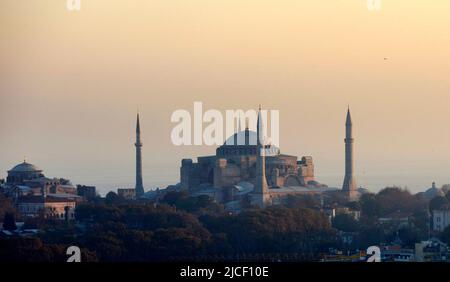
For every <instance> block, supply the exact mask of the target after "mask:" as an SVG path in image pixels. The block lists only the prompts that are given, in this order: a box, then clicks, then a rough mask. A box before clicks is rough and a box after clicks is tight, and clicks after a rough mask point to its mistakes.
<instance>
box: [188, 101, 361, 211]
mask: <svg viewBox="0 0 450 282" xmlns="http://www.w3.org/2000/svg"><path fill="white" fill-rule="evenodd" d="M262 122H263V121H262V118H261V109H259V112H258V121H257V127H256V128H257V132H254V131H250V130H249V129H248V127H247V128H246V129H245V130H244V131H238V132H236V133H235V134H234V135H233V136H231V137H229V139H227V140H226V141H225V143H224V144H223V145H222V146H220V147H218V148H217V149H216V154H215V155H212V156H202V157H198V158H197V162H194V161H193V160H192V159H183V160H182V161H181V168H180V184H181V190H184V191H188V192H189V193H190V194H192V195H202V194H205V195H209V196H211V197H213V198H214V199H216V201H218V202H221V203H225V204H226V205H228V206H229V207H230V209H233V207H234V208H235V209H239V206H240V204H241V202H242V199H243V198H245V197H250V198H253V199H254V198H255V195H256V196H257V197H260V198H261V199H263V200H259V201H255V200H251V199H250V202H252V203H254V204H256V205H258V206H261V207H264V206H268V205H273V204H278V203H280V202H281V201H282V200H283V198H284V197H285V196H287V195H296V194H322V193H326V192H334V191H340V189H337V188H329V187H328V186H327V185H324V184H321V183H319V182H318V181H316V179H315V177H314V162H313V158H312V157H311V156H303V157H301V158H300V159H299V158H298V157H297V156H292V155H287V154H282V153H281V150H280V148H278V147H276V146H274V145H271V144H262V142H261V140H262V139H263V138H264V136H263V133H262ZM230 138H232V139H234V140H233V141H234V142H230V141H231V140H230ZM237 140H243V141H244V142H237ZM250 140H257V142H256V144H254V143H255V142H250ZM229 144H232V145H229ZM345 144H346V147H345V149H346V154H345V156H346V174H345V180H344V184H343V189H342V191H343V193H345V194H346V196H347V197H348V199H349V200H355V199H357V197H358V195H359V193H358V191H357V190H358V189H357V187H356V181H355V177H354V175H353V138H352V122H351V116H350V110H348V111H347V119H346V139H345ZM262 152H263V154H262Z"/></svg>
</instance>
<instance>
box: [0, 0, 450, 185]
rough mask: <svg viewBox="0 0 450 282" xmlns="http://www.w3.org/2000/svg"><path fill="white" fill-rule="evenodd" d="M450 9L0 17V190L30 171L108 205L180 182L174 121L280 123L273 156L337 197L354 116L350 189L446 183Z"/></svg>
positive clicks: (100, 4)
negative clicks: (118, 193)
mask: <svg viewBox="0 0 450 282" xmlns="http://www.w3.org/2000/svg"><path fill="white" fill-rule="evenodd" d="M449 14H450V2H449V1H446V0H434V1H423V0H408V1H407V0H396V1H382V10H381V11H379V12H374V11H369V10H368V9H367V7H366V1H365V0H349V1H312V0H311V1H300V0H298V1H294V0H277V1H273V0H272V1H270V0H241V1H237V0H236V1H234V0H217V1H210V0H190V1H182V0H149V1H140V0H129V1H119V0H116V1H114V0H96V1H83V0H82V9H81V11H79V12H69V11H67V9H66V3H65V1H64V0H61V1H59V0H58V1H55V0H39V1H38V0H33V1H28V0H27V1H25V0H4V1H1V3H0V178H5V177H6V171H7V170H9V169H11V168H12V167H13V166H14V165H16V164H18V163H20V162H21V161H22V160H23V157H24V156H26V158H27V161H29V162H30V163H33V164H35V165H37V166H38V167H40V168H42V169H43V170H44V173H45V174H46V176H50V177H53V176H55V177H66V178H69V179H71V180H72V182H73V183H74V184H78V183H81V184H88V185H89V184H92V185H96V186H98V188H99V190H100V192H101V193H102V194H105V193H106V192H107V191H109V190H115V189H116V188H117V187H133V186H134V165H135V164H134V157H135V153H134V146H133V143H134V138H135V136H134V131H135V115H136V109H137V108H138V107H139V110H140V113H141V128H142V140H143V143H144V147H143V167H144V170H143V176H144V184H145V187H146V188H147V189H150V188H155V187H156V186H160V187H165V186H166V185H168V184H174V183H177V182H178V181H179V166H180V162H181V159H182V158H195V157H197V156H201V155H209V154H214V152H215V147H207V146H199V147H196V146H188V147H186V146H181V147H176V146H173V145H172V143H171V141H170V132H171V130H172V128H173V126H174V124H172V123H171V122H170V115H171V114H172V112H173V111H174V110H177V109H187V110H188V111H190V112H192V111H193V102H194V101H201V102H203V105H204V108H205V110H207V109H218V110H220V111H222V112H224V111H225V110H227V109H250V108H252V109H256V108H257V106H258V104H262V105H263V107H264V108H266V109H277V110H279V111H280V125H281V128H280V147H281V152H282V153H286V154H292V155H297V156H299V157H301V156H303V155H311V156H313V158H314V162H315V173H316V177H317V180H318V181H320V182H323V183H325V184H328V185H329V186H331V187H340V186H341V185H342V180H343V173H344V141H343V139H344V122H345V114H346V109H347V105H348V104H350V107H351V111H352V118H353V122H354V135H355V158H356V162H355V165H356V166H355V169H356V176H357V181H358V185H362V186H364V187H366V188H368V189H370V190H371V191H378V190H379V189H381V188H383V187H385V186H389V185H399V186H402V187H405V186H407V187H408V188H409V189H410V190H411V191H413V192H418V191H422V190H424V189H425V188H428V187H430V186H431V182H432V181H436V183H437V185H438V186H441V185H442V184H445V183H450V173H449V168H450V149H449V148H450V146H449V144H450V126H449V124H450V112H449V108H448V105H449V101H450V52H448V50H450V17H449Z"/></svg>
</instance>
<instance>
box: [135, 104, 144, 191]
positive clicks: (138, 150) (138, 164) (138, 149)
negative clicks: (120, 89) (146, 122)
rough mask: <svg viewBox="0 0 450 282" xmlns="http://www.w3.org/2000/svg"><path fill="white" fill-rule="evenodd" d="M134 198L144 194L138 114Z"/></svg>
mask: <svg viewBox="0 0 450 282" xmlns="http://www.w3.org/2000/svg"><path fill="white" fill-rule="evenodd" d="M134 145H135V146H136V187H135V188H134V189H135V190H136V197H137V198H139V197H140V196H142V195H143V194H144V186H143V184H142V143H141V126H140V124H139V113H138V114H137V123H136V143H135V144H134Z"/></svg>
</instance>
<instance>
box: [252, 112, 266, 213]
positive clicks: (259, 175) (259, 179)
mask: <svg viewBox="0 0 450 282" xmlns="http://www.w3.org/2000/svg"><path fill="white" fill-rule="evenodd" d="M262 122H263V121H262V117H261V105H260V106H259V111H258V121H257V124H256V135H257V145H256V152H257V155H256V181H255V189H254V190H253V198H252V202H253V204H255V205H257V206H259V207H261V208H262V207H265V206H266V205H268V204H269V201H270V194H269V187H268V185H267V179H266V160H265V144H264V133H263V123H262Z"/></svg>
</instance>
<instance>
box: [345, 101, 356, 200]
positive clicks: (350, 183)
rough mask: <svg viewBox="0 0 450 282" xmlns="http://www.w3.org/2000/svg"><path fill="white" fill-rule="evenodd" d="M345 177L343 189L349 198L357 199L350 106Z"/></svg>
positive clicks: (346, 127) (346, 129) (346, 124)
mask: <svg viewBox="0 0 450 282" xmlns="http://www.w3.org/2000/svg"><path fill="white" fill-rule="evenodd" d="M344 141H345V178H344V184H343V185H342V191H343V192H345V194H346V196H347V197H348V199H349V200H355V199H356V198H357V197H358V191H357V189H356V181H355V176H354V175H353V168H354V160H353V141H354V139H353V132H352V117H351V115H350V108H348V110H347V120H346V121H345V140H344Z"/></svg>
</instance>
